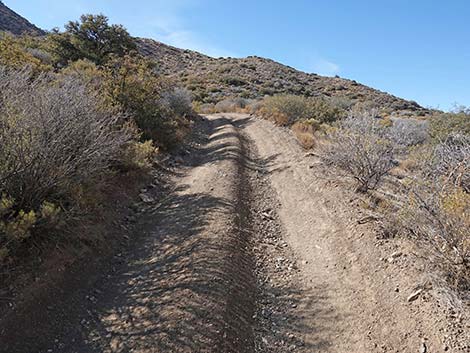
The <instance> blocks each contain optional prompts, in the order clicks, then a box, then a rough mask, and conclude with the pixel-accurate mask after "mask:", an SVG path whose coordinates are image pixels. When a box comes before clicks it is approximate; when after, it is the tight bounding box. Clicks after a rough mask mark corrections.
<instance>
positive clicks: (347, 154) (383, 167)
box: [320, 110, 470, 293]
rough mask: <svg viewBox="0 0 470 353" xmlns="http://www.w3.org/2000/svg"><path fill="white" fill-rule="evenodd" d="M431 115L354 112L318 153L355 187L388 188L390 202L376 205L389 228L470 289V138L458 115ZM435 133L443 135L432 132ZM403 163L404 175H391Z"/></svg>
mask: <svg viewBox="0 0 470 353" xmlns="http://www.w3.org/2000/svg"><path fill="white" fill-rule="evenodd" d="M445 116H446V118H447V119H452V118H453V116H452V115H448V114H446V115H445ZM433 119H434V122H431V124H429V122H428V121H420V120H403V119H398V118H391V119H389V118H385V119H384V118H382V117H380V115H379V114H377V111H375V110H373V111H357V110H356V111H354V110H353V111H351V112H350V114H349V116H348V117H347V118H345V119H343V120H340V121H339V122H338V123H337V124H335V126H334V129H333V130H331V131H330V133H328V135H327V137H326V139H325V140H326V142H325V143H323V144H322V145H321V146H322V148H321V151H320V155H321V158H322V160H323V162H324V163H325V165H326V166H328V167H329V168H330V169H331V168H333V169H332V170H333V171H336V173H337V175H343V176H346V177H349V178H352V179H353V180H355V182H356V190H357V191H360V192H367V191H371V190H377V189H382V188H383V189H384V191H386V192H385V193H383V195H385V200H383V201H382V202H381V207H378V208H377V209H376V210H375V211H377V212H379V213H381V214H382V217H380V219H382V221H381V225H382V227H383V228H384V229H383V231H384V234H388V235H389V236H390V235H400V234H401V235H405V236H406V235H408V236H411V237H412V239H414V240H416V241H417V242H418V243H419V247H420V251H421V252H422V255H423V256H425V258H426V259H427V261H428V264H429V265H430V266H431V267H432V268H434V269H435V270H437V271H438V272H439V273H441V274H442V277H443V278H446V279H447V280H448V283H449V284H450V285H451V286H452V287H454V288H456V289H458V290H460V291H461V292H462V293H465V292H467V291H469V290H470V266H469V264H470V196H469V195H470V194H469V182H470V179H469V178H470V147H469V146H470V138H469V135H466V134H465V133H464V132H465V129H461V128H460V127H461V126H462V116H461V113H459V115H457V116H456V119H457V121H452V120H450V121H449V120H446V121H441V120H439V119H443V117H442V116H440V117H435V118H433ZM467 119H468V116H467ZM437 120H438V121H439V124H436V121H437ZM467 123H468V120H467ZM443 127H446V128H445V129H443ZM436 129H438V131H436ZM457 131H458V132H457ZM437 135H439V136H441V138H439V139H437V138H434V139H433V138H432V136H437ZM444 136H445V138H443V139H442V137H444ZM402 164H404V166H402ZM411 166H412V167H411ZM398 168H403V169H404V170H405V172H404V174H396V173H392V170H394V169H398ZM398 176H399V178H398ZM397 178H398V179H397ZM392 196H393V197H392Z"/></svg>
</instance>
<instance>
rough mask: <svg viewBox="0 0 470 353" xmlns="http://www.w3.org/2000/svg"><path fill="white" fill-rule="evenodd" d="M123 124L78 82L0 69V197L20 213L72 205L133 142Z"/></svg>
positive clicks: (120, 117) (121, 117) (120, 119)
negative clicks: (81, 188) (6, 198)
mask: <svg viewBox="0 0 470 353" xmlns="http://www.w3.org/2000/svg"><path fill="white" fill-rule="evenodd" d="M123 121H124V117H123V116H121V115H119V114H110V113H106V112H104V111H103V110H102V109H101V108H100V101H99V100H98V98H97V97H95V96H93V95H91V94H90V93H89V92H88V91H87V89H86V88H85V87H84V86H83V85H82V84H81V83H79V82H77V81H76V80H71V79H68V78H64V79H62V80H61V81H60V82H58V81H54V80H53V78H52V77H51V76H48V75H42V76H40V77H39V78H37V79H35V80H31V78H30V75H29V72H27V71H23V72H19V73H18V72H9V71H5V70H3V69H2V70H0V193H2V194H6V195H8V196H9V197H11V198H12V199H13V200H14V201H15V208H16V209H18V210H19V209H25V210H30V209H31V210H33V209H37V208H38V207H40V206H41V204H42V203H43V201H44V200H49V201H52V200H58V201H60V202H62V201H69V198H70V196H71V195H72V194H73V190H75V189H76V187H77V186H80V185H82V184H87V183H93V181H94V180H96V179H97V178H99V177H100V176H102V175H103V174H104V173H105V172H106V171H108V170H109V167H110V166H111V165H112V164H113V163H115V162H116V160H117V159H118V157H119V155H120V154H121V151H122V149H123V146H124V145H125V144H126V143H127V142H128V141H129V140H130V138H131V133H130V132H129V131H128V130H127V129H126V128H124V127H122V126H124V125H123Z"/></svg>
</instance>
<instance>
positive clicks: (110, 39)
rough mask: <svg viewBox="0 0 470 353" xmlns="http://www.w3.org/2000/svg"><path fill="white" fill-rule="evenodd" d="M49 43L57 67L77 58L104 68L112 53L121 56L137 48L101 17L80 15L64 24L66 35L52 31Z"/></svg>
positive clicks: (126, 34)
mask: <svg viewBox="0 0 470 353" xmlns="http://www.w3.org/2000/svg"><path fill="white" fill-rule="evenodd" d="M50 41H51V44H52V49H53V52H54V53H55V55H56V56H57V61H58V64H60V65H66V64H67V63H68V62H70V61H76V60H79V59H88V60H90V61H92V62H94V63H95V64H97V65H103V64H104V63H105V62H106V61H107V60H108V59H109V58H110V55H112V54H113V55H117V56H124V55H125V54H127V53H129V52H130V51H132V50H134V49H136V45H135V42H134V40H133V38H132V37H131V36H130V35H129V33H128V32H127V30H126V29H125V28H124V27H123V26H121V25H109V24H108V18H107V17H106V16H104V15H102V14H100V15H82V16H81V17H80V21H71V22H69V23H68V24H66V25H65V32H63V33H60V32H59V31H58V30H55V31H54V32H53V33H52V34H51V35H50Z"/></svg>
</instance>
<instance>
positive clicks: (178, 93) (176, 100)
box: [161, 87, 193, 117]
mask: <svg viewBox="0 0 470 353" xmlns="http://www.w3.org/2000/svg"><path fill="white" fill-rule="evenodd" d="M161 103H162V104H163V105H165V106H167V107H168V108H169V109H170V110H172V111H173V112H175V113H176V114H177V115H178V116H180V117H182V116H189V115H191V113H192V111H193V107H192V102H191V93H190V92H189V91H188V90H187V89H185V88H180V87H175V88H174V89H172V90H169V91H166V92H163V94H162V99H161Z"/></svg>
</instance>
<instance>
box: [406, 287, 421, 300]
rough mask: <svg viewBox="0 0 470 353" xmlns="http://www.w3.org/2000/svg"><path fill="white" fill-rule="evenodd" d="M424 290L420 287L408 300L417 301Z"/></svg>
mask: <svg viewBox="0 0 470 353" xmlns="http://www.w3.org/2000/svg"><path fill="white" fill-rule="evenodd" d="M422 292H423V290H422V289H418V290H417V291H416V292H414V293H413V294H411V295H410V296H409V297H408V299H407V301H408V302H412V301H415V300H416V299H418V297H419V296H420V295H421V293H422Z"/></svg>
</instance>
